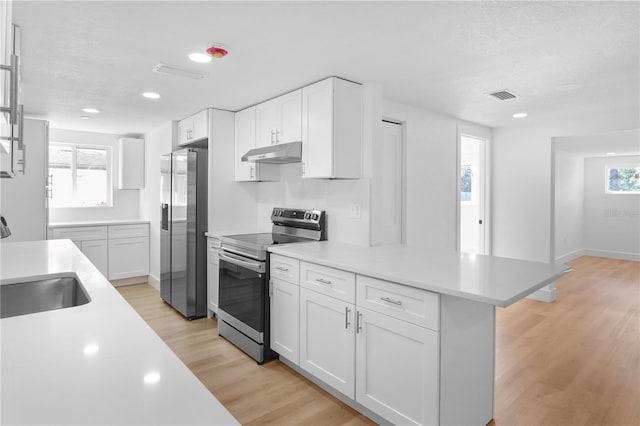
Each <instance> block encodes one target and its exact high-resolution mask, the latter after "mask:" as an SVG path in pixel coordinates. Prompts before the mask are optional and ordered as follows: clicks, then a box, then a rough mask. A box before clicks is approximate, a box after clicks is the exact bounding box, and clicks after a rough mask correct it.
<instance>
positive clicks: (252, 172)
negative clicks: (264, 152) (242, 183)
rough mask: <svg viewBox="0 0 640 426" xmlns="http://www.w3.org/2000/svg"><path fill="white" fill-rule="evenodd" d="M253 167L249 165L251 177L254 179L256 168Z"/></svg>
mask: <svg viewBox="0 0 640 426" xmlns="http://www.w3.org/2000/svg"><path fill="white" fill-rule="evenodd" d="M253 167H254V166H251V167H249V178H250V179H253V177H254V169H253Z"/></svg>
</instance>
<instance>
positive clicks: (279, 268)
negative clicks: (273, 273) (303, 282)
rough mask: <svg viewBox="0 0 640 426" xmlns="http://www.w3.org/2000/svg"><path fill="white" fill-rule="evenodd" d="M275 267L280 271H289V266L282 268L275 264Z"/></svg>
mask: <svg viewBox="0 0 640 426" xmlns="http://www.w3.org/2000/svg"><path fill="white" fill-rule="evenodd" d="M276 269H277V270H278V271H282V272H289V268H283V267H282V266H276Z"/></svg>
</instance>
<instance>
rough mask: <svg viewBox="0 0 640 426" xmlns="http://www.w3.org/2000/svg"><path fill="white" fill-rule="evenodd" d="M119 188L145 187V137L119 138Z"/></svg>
mask: <svg viewBox="0 0 640 426" xmlns="http://www.w3.org/2000/svg"><path fill="white" fill-rule="evenodd" d="M118 163H119V166H120V168H119V170H118V189H143V188H144V139H131V138H122V139H118Z"/></svg>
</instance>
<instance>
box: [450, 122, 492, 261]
mask: <svg viewBox="0 0 640 426" xmlns="http://www.w3.org/2000/svg"><path fill="white" fill-rule="evenodd" d="M463 136H466V137H469V138H474V139H479V140H482V141H484V209H483V210H484V212H482V213H483V217H484V219H483V223H482V224H483V226H484V247H483V248H484V254H485V255H491V247H492V244H491V224H492V221H491V217H492V210H493V205H492V203H491V180H492V173H491V138H490V136H491V135H490V133H486V132H483V131H474V129H467V128H461V126H457V129H456V184H455V188H456V189H455V190H456V197H455V200H456V201H455V202H456V232H455V239H456V241H455V248H456V250H457V251H460V238H461V237H462V234H461V232H460V224H461V223H460V216H461V208H462V206H461V204H460V167H461V165H462V164H461V161H460V155H461V154H462V143H461V142H462V141H461V139H462V137H463Z"/></svg>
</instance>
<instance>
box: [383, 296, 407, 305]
mask: <svg viewBox="0 0 640 426" xmlns="http://www.w3.org/2000/svg"><path fill="white" fill-rule="evenodd" d="M380 300H384V301H385V302H389V303H393V304H394V305H398V306H402V301H400V300H393V299H391V298H389V297H381V298H380Z"/></svg>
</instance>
